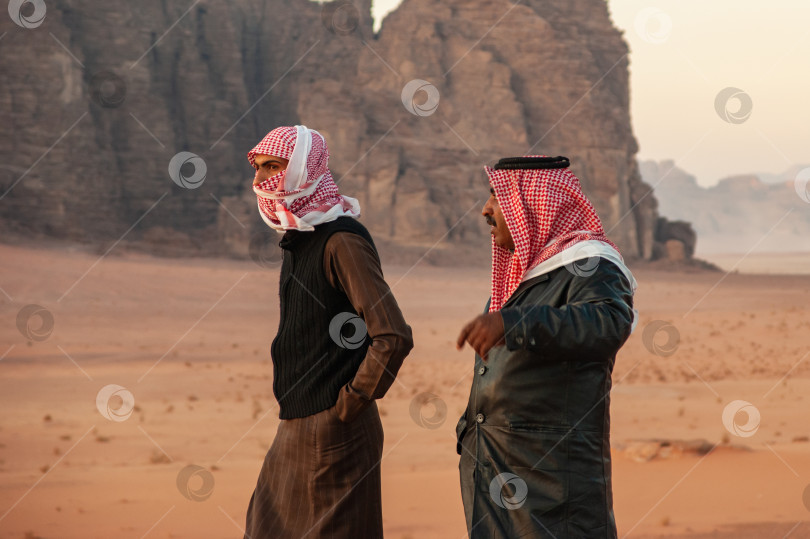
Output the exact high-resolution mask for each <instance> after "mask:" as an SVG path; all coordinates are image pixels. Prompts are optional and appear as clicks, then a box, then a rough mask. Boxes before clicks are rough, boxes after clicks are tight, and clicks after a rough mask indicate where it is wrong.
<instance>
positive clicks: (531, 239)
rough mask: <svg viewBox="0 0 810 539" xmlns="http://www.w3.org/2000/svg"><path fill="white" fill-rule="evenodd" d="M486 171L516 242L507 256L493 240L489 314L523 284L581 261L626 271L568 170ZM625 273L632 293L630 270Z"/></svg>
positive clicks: (507, 252) (506, 250) (506, 252)
mask: <svg viewBox="0 0 810 539" xmlns="http://www.w3.org/2000/svg"><path fill="white" fill-rule="evenodd" d="M485 170H486V173H487V175H488V176H489V182H490V185H491V186H492V188H493V190H494V191H495V197H496V198H497V200H498V204H499V205H500V208H501V211H502V212H503V215H504V218H505V220H506V225H507V227H508V228H509V232H510V233H511V234H512V239H513V240H514V243H515V251H514V252H511V251H509V250H508V249H505V248H503V247H500V246H498V245H496V244H495V239H494V237H493V240H492V297H491V300H490V306H489V312H494V311H498V310H500V309H501V307H503V305H504V304H505V303H506V302H507V300H508V299H509V297H510V296H511V295H512V293H513V292H514V291H515V290H516V289H517V287H518V286H519V285H520V283H521V282H522V281H524V280H527V279H528V278H529V277H535V276H537V275H540V274H542V273H546V272H547V271H551V269H554V268H557V267H560V266H562V265H565V264H568V263H571V262H574V261H576V260H579V259H582V258H588V257H590V256H603V257H605V258H608V259H609V260H612V261H617V263H619V264H620V268H622V271H623V272H625V270H626V268H625V267H624V264H623V262H621V255H620V254H619V253H618V249H617V248H616V246H615V245H614V244H613V243H611V242H610V240H608V239H607V236H606V235H605V231H604V229H603V228H602V222H601V221H600V220H599V217H598V216H597V215H596V211H595V210H594V208H593V206H592V205H591V203H590V201H589V200H588V199H587V198H586V197H585V195H584V194H583V192H582V188H581V187H580V184H579V180H578V179H577V177H576V176H574V174H573V173H572V172H571V170H570V169H568V168H556V169H517V170H503V169H502V170H495V169H493V168H490V167H485ZM544 262H547V263H546V264H543V263H544ZM541 264H543V265H542V266H541ZM533 270H542V271H533ZM625 274H626V275H628V276H629V277H628V279H630V282H631V284H632V285H633V287H634V288H635V279H633V278H632V275H629V270H627V271H626V273H625Z"/></svg>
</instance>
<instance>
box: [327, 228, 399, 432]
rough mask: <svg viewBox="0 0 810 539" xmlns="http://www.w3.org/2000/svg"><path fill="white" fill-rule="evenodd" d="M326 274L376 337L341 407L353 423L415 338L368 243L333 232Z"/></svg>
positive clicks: (341, 415)
mask: <svg viewBox="0 0 810 539" xmlns="http://www.w3.org/2000/svg"><path fill="white" fill-rule="evenodd" d="M324 271H325V273H326V278H327V280H328V281H329V282H330V284H332V286H333V287H335V288H336V289H338V290H341V291H343V292H344V293H345V294H346V296H347V297H348V298H349V301H350V302H351V304H352V306H353V307H354V309H355V311H357V314H358V315H360V317H361V318H362V319H363V321H364V322H365V324H366V330H367V331H368V336H369V337H370V338H371V344H370V345H369V347H368V351H367V352H366V357H365V358H364V359H363V362H362V363H361V364H360V367H359V368H358V369H357V373H356V374H355V376H354V378H353V379H352V380H351V381H350V382H349V383H348V384H346V385H345V386H343V388H342V389H341V390H340V394H339V395H338V400H337V403H336V404H335V411H336V412H337V415H338V417H339V418H340V419H341V420H343V421H347V422H348V421H351V420H352V419H353V418H355V417H356V416H357V415H358V414H359V413H360V412H361V411H362V410H363V409H364V408H365V407H366V406H368V404H370V402H371V401H372V400H374V399H379V398H382V397H383V395H385V393H386V391H388V388H390V387H391V384H393V383H394V378H395V377H396V375H397V372H398V371H399V368H400V367H401V366H402V362H403V360H404V359H405V357H406V356H407V355H408V353H409V352H410V351H411V348H413V338H412V334H411V328H410V326H408V324H406V323H405V319H404V318H403V316H402V312H401V311H400V309H399V306H398V305H397V302H396V299H394V295H393V294H392V293H391V289H390V288H389V287H388V284H387V283H386V282H385V279H384V278H383V274H382V269H381V267H380V259H379V257H378V256H377V253H376V252H375V251H374V249H373V248H372V247H371V245H370V244H369V243H368V242H367V241H366V240H365V239H363V238H362V237H361V236H359V235H357V234H352V233H350V232H337V233H335V234H333V235H332V237H330V238H329V240H328V241H327V243H326V248H325V249H324Z"/></svg>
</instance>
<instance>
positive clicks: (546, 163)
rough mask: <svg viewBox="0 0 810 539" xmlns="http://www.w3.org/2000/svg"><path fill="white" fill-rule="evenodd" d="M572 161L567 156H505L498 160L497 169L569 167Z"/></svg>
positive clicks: (495, 167)
mask: <svg viewBox="0 0 810 539" xmlns="http://www.w3.org/2000/svg"><path fill="white" fill-rule="evenodd" d="M570 165H571V162H570V161H569V160H568V158H567V157H563V156H562V155H558V156H557V157H504V158H503V159H501V160H500V161H498V162H497V163H496V164H495V166H494V167H492V168H493V169H495V170H516V169H538V168H568V167H569V166H570Z"/></svg>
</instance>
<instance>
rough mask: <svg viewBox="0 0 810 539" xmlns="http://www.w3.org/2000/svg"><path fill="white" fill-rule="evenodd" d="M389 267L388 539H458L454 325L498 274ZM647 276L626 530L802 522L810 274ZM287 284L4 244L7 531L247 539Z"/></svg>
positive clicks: (616, 422)
mask: <svg viewBox="0 0 810 539" xmlns="http://www.w3.org/2000/svg"><path fill="white" fill-rule="evenodd" d="M385 270H386V278H387V280H388V282H389V284H391V285H392V287H393V291H394V293H395V295H396V297H397V299H398V300H399V303H400V306H401V307H402V310H403V312H404V313H405V317H406V319H407V320H408V322H409V323H410V324H411V326H412V327H413V331H414V338H415V341H416V347H415V348H414V350H413V352H412V353H411V356H410V357H409V358H408V359H407V360H406V362H405V365H404V366H403V368H402V370H401V372H400V375H399V377H398V379H397V381H396V382H395V383H394V386H393V387H392V388H391V390H390V392H389V394H388V395H387V396H386V398H385V399H384V400H382V401H381V402H380V411H381V413H382V416H383V417H382V420H383V425H384V427H385V448H384V452H383V454H384V457H383V460H382V463H381V466H382V477H383V511H384V519H385V532H386V537H389V538H392V539H404V538H412V539H417V538H419V539H421V538H442V539H444V538H458V539H461V538H463V537H466V531H465V527H464V516H463V511H462V507H461V497H460V494H459V487H458V457H457V455H456V453H455V440H454V433H453V431H454V427H455V424H456V420H457V418H458V417H459V415H460V414H461V413H462V411H463V409H464V407H465V405H466V400H467V395H468V391H469V386H470V381H471V377H472V352H471V350H470V349H469V348H466V349H465V350H463V351H462V352H458V351H456V350H455V347H454V341H455V338H456V336H457V334H458V331H459V329H460V328H461V326H462V325H463V323H464V322H466V321H467V320H468V319H470V318H472V317H473V316H474V315H476V314H477V313H479V312H481V310H482V309H483V306H484V303H485V301H486V298H487V296H488V290H489V281H488V271H487V269H486V268H485V267H484V265H483V264H482V267H481V268H479V269H458V268H433V267H429V266H426V265H419V266H417V267H415V268H408V267H386V268H385ZM635 274H636V277H637V278H638V281H639V285H640V288H639V290H638V293H637V296H636V306H637V308H638V310H639V311H640V320H639V324H638V327H637V329H636V331H635V332H634V333H633V335H632V336H631V337H630V340H629V341H628V343H627V344H626V345H625V347H624V348H623V349H622V351H621V352H620V354H619V356H618V358H617V361H616V367H615V370H614V376H613V381H614V388H613V391H612V393H611V395H610V398H611V401H612V447H613V470H614V474H613V478H614V497H615V512H616V519H617V523H618V528H619V535H620V537H633V538H652V537H677V538H680V537H701V538H703V537H723V538H729V539H730V538H743V539H744V538H763V537H773V538H782V537H790V538H793V539H798V538H801V537H810V522H807V521H808V520H810V489H808V485H810V441H808V440H809V438H808V437H810V410H808V404H810V306H809V305H810V302H809V301H808V299H810V275H781V276H780V275H743V274H736V273H732V274H729V275H727V276H726V275H725V274H724V273H712V272H693V273H675V272H664V271H660V270H653V269H649V268H648V269H644V268H635ZM277 286H278V268H269V269H262V268H260V267H259V266H257V265H256V264H254V263H252V262H250V261H243V262H239V261H229V260H207V259H183V260H166V259H157V258H151V257H147V256H143V255H134V254H119V255H116V256H108V257H106V258H103V259H99V256H98V255H92V254H88V253H86V252H80V251H65V250H55V249H33V248H30V249H29V248H23V247H11V246H0V287H2V291H0V316H1V317H2V321H1V322H0V357H2V359H0V399H2V401H0V402H2V407H1V408H0V418H2V420H1V421H0V536H2V537H13V538H23V537H28V538H34V537H42V538H82V539H87V538H94V537H98V538H105V539H108V538H111V537H116V538H119V537H122V538H128V537H133V538H140V537H154V538H186V537H188V538H198V539H202V538H226V537H230V538H233V537H241V534H242V531H241V530H242V529H243V523H244V517H245V509H246V508H247V504H248V499H249V498H250V494H251V492H252V490H253V486H254V483H255V480H256V477H257V475H258V472H259V468H260V466H261V463H262V459H263V458H264V455H265V452H266V451H267V448H268V446H269V444H270V442H271V441H272V440H273V436H274V433H275V430H276V427H277V425H278V422H279V419H278V409H277V406H276V401H275V399H274V397H273V394H272V365H271V362H270V356H269V350H270V342H271V340H272V338H273V336H274V335H275V332H276V328H277V324H278V289H277ZM29 304H35V305H39V306H41V307H42V308H44V309H45V311H46V312H41V313H40V315H36V314H31V313H33V312H34V311H36V308H29V309H28V310H27V311H24V312H23V315H22V316H19V315H20V312H21V311H22V310H23V308H24V307H25V306H26V305H29ZM48 314H50V315H51V316H52V319H53V327H52V329H51V328H49V325H48ZM29 315H30V316H29ZM27 316H29V318H26V317H27ZM18 319H21V323H18V322H20V320H18ZM43 320H44V323H45V324H46V325H45V327H43ZM18 326H19V327H18ZM656 330H657V331H656ZM25 332H28V335H29V336H30V337H31V338H27V337H26V336H24V335H23V333H25ZM111 384H115V386H111ZM108 386H111V387H108ZM116 386H118V387H116ZM97 400H100V402H98V403H97ZM735 401H738V402H735ZM724 411H725V413H726V417H725V423H724Z"/></svg>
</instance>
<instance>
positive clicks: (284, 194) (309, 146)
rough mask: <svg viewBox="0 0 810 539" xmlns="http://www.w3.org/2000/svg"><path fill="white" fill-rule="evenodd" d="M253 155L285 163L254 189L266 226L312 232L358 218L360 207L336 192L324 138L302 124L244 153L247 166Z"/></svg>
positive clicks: (273, 134)
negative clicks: (284, 160) (336, 221)
mask: <svg viewBox="0 0 810 539" xmlns="http://www.w3.org/2000/svg"><path fill="white" fill-rule="evenodd" d="M257 155H272V156H275V157H281V158H282V159H287V160H288V161H289V163H288V164H287V169H286V170H284V171H282V172H279V173H278V174H275V175H273V176H271V177H270V178H267V179H266V180H264V181H263V182H261V183H260V184H258V185H254V186H253V192H254V193H256V198H257V200H258V206H259V215H261V217H262V220H264V222H265V223H266V224H267V226H269V227H271V228H273V229H275V230H278V231H279V232H283V231H285V230H301V231H309V230H314V228H315V226H316V225H319V224H321V223H328V222H329V221H334V220H335V219H337V218H338V217H342V216H349V217H354V218H357V217H359V216H360V203H359V202H358V201H357V200H356V199H354V198H351V197H347V196H343V195H341V194H340V193H338V187H337V185H336V184H335V181H334V180H333V178H332V174H331V172H329V168H328V163H329V149H328V148H327V146H326V140H325V139H324V138H323V136H322V135H321V134H320V133H318V132H317V131H315V130H314V129H308V128H307V127H305V126H303V125H296V126H295V127H277V128H276V129H273V130H272V131H270V132H269V133H268V134H267V136H265V137H264V138H263V139H262V141H261V142H259V144H257V145H256V147H255V148H253V149H252V150H250V151H249V152H248V154H247V158H248V161H250V164H251V166H253V164H254V158H255V156H257Z"/></svg>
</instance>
